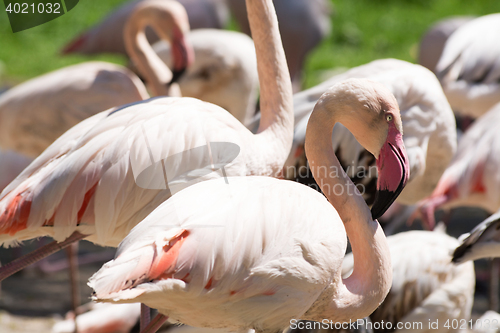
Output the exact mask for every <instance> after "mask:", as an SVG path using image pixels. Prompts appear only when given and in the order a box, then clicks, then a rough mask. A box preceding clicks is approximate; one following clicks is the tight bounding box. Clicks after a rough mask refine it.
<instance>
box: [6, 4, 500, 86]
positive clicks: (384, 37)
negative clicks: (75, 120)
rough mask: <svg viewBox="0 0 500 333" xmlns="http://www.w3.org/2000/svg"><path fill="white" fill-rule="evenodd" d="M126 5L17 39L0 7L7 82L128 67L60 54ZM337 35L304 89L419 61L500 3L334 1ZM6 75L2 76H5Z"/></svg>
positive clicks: (86, 7)
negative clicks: (441, 29)
mask: <svg viewBox="0 0 500 333" xmlns="http://www.w3.org/2000/svg"><path fill="white" fill-rule="evenodd" d="M123 2H124V0H105V1H102V0H101V1H97V0H80V3H79V4H78V5H77V6H76V7H75V8H74V9H73V10H72V11H70V12H69V13H67V14H65V15H63V16H62V17H59V18H57V19H55V20H53V21H51V22H48V23H46V24H43V25H41V26H38V27H35V28H32V29H29V30H25V31H22V32H18V33H16V34H13V33H12V31H11V29H10V26H9V23H8V19H7V14H6V12H5V8H4V4H3V1H0V61H1V62H2V63H3V66H4V69H3V71H4V75H3V79H4V80H5V79H7V80H8V81H10V82H20V81H23V80H26V79H29V78H31V77H35V76H38V75H41V74H43V73H46V72H48V71H51V70H54V69H57V68H61V67H64V66H68V65H71V64H75V63H78V62H82V61H88V60H95V59H99V60H105V61H111V62H116V63H122V64H124V63H125V59H124V58H123V57H119V56H110V55H104V56H98V57H88V56H67V57H62V56H60V55H59V54H58V53H59V51H60V49H61V48H62V47H63V46H64V45H65V44H66V43H67V42H68V41H70V40H71V39H73V38H74V37H75V36H77V35H78V34H79V33H80V32H82V31H84V30H85V29H86V28H88V27H90V26H92V25H93V24H95V23H97V22H99V21H100V20H101V19H102V18H103V17H104V16H106V15H107V14H108V13H109V12H110V11H112V10H113V9H114V8H115V7H116V6H117V5H119V4H120V3H123ZM332 3H333V5H334V7H335V11H334V15H333V18H332V25H333V29H332V34H331V35H330V36H329V37H328V38H327V39H326V40H325V41H324V42H323V43H322V44H321V45H320V46H319V47H318V48H317V49H316V50H315V51H314V52H313V53H312V54H311V56H310V57H309V59H308V61H307V66H306V76H305V85H306V86H311V85H314V84H316V83H318V82H319V81H320V80H321V73H322V72H324V71H325V70H328V69H332V68H335V67H353V66H358V65H361V64H364V63H367V62H369V61H372V60H375V59H380V58H389V57H391V58H398V59H403V60H407V61H410V62H415V61H416V55H417V50H418V42H419V40H420V38H421V36H422V35H423V34H424V32H425V31H426V30H427V29H428V28H429V27H430V26H431V25H432V23H434V22H436V21H437V20H439V19H441V18H444V17H447V16H453V15H475V16H479V15H485V14H489V13H494V12H500V0H332ZM0 72H1V70H0Z"/></svg>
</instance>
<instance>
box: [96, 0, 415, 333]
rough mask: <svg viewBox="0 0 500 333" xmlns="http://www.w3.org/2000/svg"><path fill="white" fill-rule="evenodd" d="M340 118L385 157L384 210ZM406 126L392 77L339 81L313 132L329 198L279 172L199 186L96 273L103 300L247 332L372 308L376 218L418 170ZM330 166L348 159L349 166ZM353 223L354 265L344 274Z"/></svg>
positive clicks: (343, 317) (381, 293)
mask: <svg viewBox="0 0 500 333" xmlns="http://www.w3.org/2000/svg"><path fill="white" fill-rule="evenodd" d="M269 2H271V1H269ZM269 6H270V4H269ZM251 9H253V8H252V7H251V6H249V10H251ZM261 9H262V10H263V11H264V10H267V8H261ZM336 122H341V123H343V124H344V125H345V126H347V127H348V128H349V129H350V130H351V131H352V132H353V133H354V135H355V136H356V138H357V139H358V140H359V141H360V143H361V144H363V146H364V147H366V149H368V150H369V151H371V152H372V153H373V154H374V155H375V156H376V158H377V161H378V162H377V166H378V168H379V173H380V178H379V190H380V191H381V192H380V193H381V195H380V196H379V200H381V201H378V202H377V203H376V207H374V208H373V209H372V213H370V210H369V208H368V206H367V205H366V203H365V202H364V200H363V198H362V197H361V195H360V194H359V192H357V191H355V186H354V184H353V183H352V182H351V180H350V179H349V178H348V177H347V175H346V174H345V173H343V172H342V171H341V170H342V169H341V166H340V163H339V161H338V160H337V159H336V157H335V155H334V151H333V149H332V147H331V133H332V130H333V127H334V125H335V123H336ZM401 132H402V125H401V118H400V115H399V110H398V106H397V102H396V100H395V98H394V96H392V94H391V93H390V91H389V90H388V89H387V88H385V87H384V86H383V85H381V84H379V83H375V82H373V81H368V80H358V79H352V80H346V81H344V82H342V83H339V84H337V85H335V86H334V87H332V88H331V89H329V90H328V91H327V92H326V93H325V94H324V95H323V96H322V97H321V98H320V100H319V101H318V103H317V104H316V107H315V110H314V112H313V114H312V116H311V118H310V120H309V125H308V131H307V139H306V151H307V155H308V157H309V161H310V163H311V165H312V170H313V173H314V176H315V177H316V179H317V181H318V183H319V184H320V186H321V188H322V190H323V192H324V193H325V195H326V197H327V198H328V200H326V199H325V197H324V196H322V195H321V194H319V193H318V192H316V191H314V190H312V189H310V188H308V187H307V186H304V185H301V184H298V183H295V182H289V181H284V180H277V179H273V178H269V177H230V178H229V179H228V180H229V182H228V183H227V184H226V183H225V182H224V180H222V179H218V180H211V181H206V182H202V183H199V184H196V185H193V186H191V187H188V188H187V189H184V190H182V191H181V192H179V193H177V194H175V195H174V196H173V197H172V198H171V199H169V200H168V201H166V202H165V203H163V204H162V205H160V206H159V207H158V208H157V209H156V210H154V211H153V212H152V213H151V214H150V215H149V216H148V217H147V218H146V219H144V220H143V221H142V222H141V223H139V224H138V225H137V226H136V227H135V228H134V229H133V230H132V231H131V233H130V234H129V235H128V236H127V237H126V238H125V239H124V240H123V241H122V243H121V244H120V247H119V249H118V252H117V256H116V258H115V260H113V261H110V262H108V263H107V264H105V265H104V266H103V268H101V270H99V271H98V272H97V273H96V274H95V275H94V276H93V277H92V278H91V279H90V280H89V285H90V286H91V287H92V288H93V289H94V299H95V300H98V301H105V302H114V303H133V302H142V303H145V304H146V305H148V306H150V307H153V308H156V309H158V311H159V312H160V313H161V314H162V315H160V316H159V317H158V318H157V319H156V320H154V321H153V322H152V326H154V325H156V324H158V323H161V322H162V321H164V320H166V318H165V316H169V317H171V318H172V320H174V321H179V322H182V323H185V324H188V325H191V326H198V327H209V328H227V329H231V330H235V331H241V330H243V329H250V328H252V329H255V330H256V331H257V332H276V331H278V330H283V329H284V328H286V327H287V326H288V325H289V324H290V321H291V320H292V319H294V318H296V319H298V318H303V319H309V320H321V319H323V318H328V319H330V320H333V321H349V320H356V319H358V318H363V317H365V316H367V315H369V314H370V313H371V312H372V311H373V310H374V309H375V308H376V307H377V306H378V305H379V304H380V302H381V301H382V300H383V299H384V298H385V296H386V294H387V292H388V291H389V288H390V284H391V265H390V258H389V250H388V248H387V243H386V239H385V236H384V234H383V231H382V229H381V228H380V225H379V224H378V222H377V221H376V220H374V219H373V218H378V217H380V215H381V214H383V212H384V210H385V209H386V208H387V207H388V206H389V205H390V204H391V203H392V202H393V200H394V199H395V197H396V196H397V195H398V194H399V193H400V191H401V189H402V188H403V187H404V184H405V183H406V181H407V180H408V176H409V175H408V172H409V166H408V160H407V156H406V153H405V148H404V144H403V140H402V133H401ZM323 168H326V169H327V170H332V169H336V170H339V172H340V173H339V176H338V177H331V176H329V174H328V173H325V172H323V171H322V170H323ZM346 234H347V236H348V237H349V241H350V243H351V245H352V250H353V254H354V270H353V273H352V275H351V276H350V277H349V278H348V279H345V280H342V278H341V265H342V260H343V258H344V253H345V250H346V245H347V239H346Z"/></svg>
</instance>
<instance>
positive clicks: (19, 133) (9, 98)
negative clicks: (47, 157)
mask: <svg viewBox="0 0 500 333" xmlns="http://www.w3.org/2000/svg"><path fill="white" fill-rule="evenodd" d="M145 22H147V24H145ZM148 24H149V25H151V26H153V27H154V28H155V29H156V30H157V31H158V33H159V34H161V35H162V37H163V38H166V39H168V40H171V41H172V43H173V45H174V54H175V64H174V67H173V69H174V73H177V72H181V71H183V70H184V69H185V67H186V66H188V64H189V63H190V62H191V60H192V59H191V58H192V50H191V48H190V47H189V46H188V45H187V44H186V41H185V38H184V34H185V33H187V32H188V31H189V24H188V22H187V16H186V13H185V11H184V9H183V7H182V6H181V5H179V4H178V3H176V2H170V1H165V2H163V1H161V2H158V1H148V2H145V3H144V5H142V6H139V7H138V8H137V11H136V12H135V14H134V16H133V17H132V18H131V21H129V28H130V31H129V33H128V34H127V40H128V41H129V44H130V45H129V46H130V48H129V51H130V53H131V56H132V58H133V59H134V60H135V62H136V63H137V64H138V65H140V66H139V67H140V70H141V72H142V74H143V76H144V77H145V78H146V79H147V81H148V82H149V83H150V87H151V89H152V90H153V92H154V93H155V94H158V95H163V94H168V93H169V82H171V80H172V77H173V74H172V72H171V71H170V69H168V68H167V67H166V65H165V64H164V63H163V62H162V61H161V60H160V59H159V58H158V57H157V56H156V54H155V53H154V51H153V50H152V48H151V46H150V45H149V44H147V43H144V42H143V41H142V39H141V36H142V35H143V31H142V30H143V29H144V28H145V26H146V25H148ZM155 57H156V59H155ZM150 66H152V67H153V68H154V69H153V68H151V67H150ZM147 98H149V95H148V94H147V91H146V88H145V87H144V85H143V83H142V82H141V81H140V79H139V78H138V77H137V76H136V75H135V74H133V73H132V72H131V71H129V70H128V69H126V68H123V67H121V66H117V65H114V64H110V63H104V62H87V63H83V64H79V65H74V66H69V67H66V68H63V69H60V70H57V71H54V72H51V73H49V74H46V75H43V76H40V77H37V78H35V79H32V80H30V81H28V82H25V83H23V84H21V85H19V86H16V87H14V88H12V89H11V90H9V91H7V92H5V93H4V94H2V95H1V96H0V147H2V148H3V149H5V150H13V151H15V152H18V153H22V154H24V155H26V156H29V157H32V158H35V157H37V156H38V155H39V154H41V153H42V152H43V151H44V150H45V149H46V148H47V147H48V146H49V145H50V144H52V143H53V142H54V141H55V139H57V138H58V137H59V136H61V135H62V134H63V133H64V132H65V131H66V130H68V129H69V128H71V127H72V126H74V125H76V124H78V123H79V122H80V121H82V120H84V119H86V118H88V117H90V116H93V115H94V114H96V113H98V112H101V111H103V110H106V109H109V108H111V107H114V106H117V105H123V104H128V103H132V102H136V101H140V100H143V99H147Z"/></svg>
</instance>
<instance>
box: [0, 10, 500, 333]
mask: <svg viewBox="0 0 500 333" xmlns="http://www.w3.org/2000/svg"><path fill="white" fill-rule="evenodd" d="M328 4H329V1H327V0H314V1H313V0H274V1H272V0H246V1H244V0H227V1H226V0H179V1H175V0H143V1H132V2H130V3H127V4H126V5H124V6H123V7H121V8H119V9H118V10H117V11H116V12H115V13H113V14H111V15H110V16H108V17H107V18H106V19H105V20H104V21H103V22H102V23H101V24H99V25H98V26H96V27H94V28H92V29H91V30H89V31H88V32H85V33H83V34H82V35H80V36H79V37H77V38H76V39H75V40H73V41H72V42H71V43H70V44H69V45H68V46H67V47H65V48H64V50H63V53H65V54H69V53H84V54H92V53H101V52H115V53H123V54H125V55H127V56H128V57H129V58H130V65H129V66H128V68H125V67H122V66H118V65H114V64H110V63H105V62H87V63H82V64H78V65H74V66H70V67H66V68H63V69H60V70H57V71H54V72H51V73H48V74H45V75H43V76H40V77H37V78H35V79H32V80H30V81H28V82H25V83H22V84H20V85H18V86H16V87H13V88H12V89H10V90H8V91H6V92H4V93H3V94H1V95H0V148H1V149H2V150H1V151H0V190H2V189H3V191H2V192H1V194H0V244H2V245H3V246H14V245H19V244H20V242H22V241H26V240H30V239H35V238H39V237H44V236H49V237H51V238H53V239H54V242H52V243H50V244H48V245H46V246H44V247H41V248H40V249H39V250H37V251H35V252H34V253H31V254H28V255H26V256H24V257H21V258H19V259H17V260H15V261H14V262H11V263H8V264H5V263H4V265H3V266H2V267H1V268H0V281H1V280H3V279H5V278H7V277H9V276H10V275H12V274H14V273H16V272H17V271H19V270H21V269H22V268H23V267H25V266H27V265H29V264H31V263H33V262H35V261H38V260H42V259H43V258H45V257H47V256H48V255H50V254H52V253H54V252H56V251H58V250H60V249H62V248H65V247H67V246H69V245H71V244H73V243H75V242H77V241H79V240H82V239H85V240H88V241H90V242H93V243H95V244H97V245H101V246H109V247H117V248H118V250H117V252H116V256H115V258H114V260H111V261H109V262H107V263H106V264H104V266H102V268H101V269H100V270H99V271H97V272H96V273H95V274H94V275H93V276H92V277H91V279H90V280H89V286H90V287H91V288H92V289H93V291H94V292H93V294H92V299H93V300H94V301H97V302H103V303H130V305H128V304H121V305H116V304H113V305H110V306H108V305H105V304H104V305H103V304H94V305H92V308H94V311H91V312H89V313H88V314H90V313H92V312H95V313H96V315H97V316H98V317H97V318H99V319H95V318H96V317H93V318H94V319H93V323H92V325H90V326H89V325H88V322H86V321H85V320H84V316H85V315H87V314H85V315H82V316H79V317H77V320H75V321H74V322H71V324H72V325H69V327H70V328H68V325H67V324H68V323H63V324H64V325H59V328H55V332H66V331H65V330H67V331H68V332H71V331H78V332H94V333H95V332H128V331H129V330H130V329H131V328H132V326H133V325H134V323H135V321H136V320H137V319H138V317H139V313H140V321H141V332H144V333H146V332H156V331H157V330H158V329H159V328H160V327H161V326H162V325H163V324H164V323H165V322H166V321H167V320H169V321H170V322H172V323H182V324H184V325H186V326H183V327H174V328H171V329H172V330H176V329H177V330H182V329H184V330H189V329H191V330H194V331H197V332H198V330H201V329H218V330H223V331H224V332H227V331H230V332H238V331H247V330H251V329H252V330H255V331H257V332H266V333H267V332H278V331H283V330H285V329H287V328H288V327H289V326H290V323H291V321H292V320H293V319H302V320H308V321H319V322H321V321H322V320H328V321H332V322H349V321H356V320H358V319H361V318H365V317H369V318H370V320H371V321H372V322H382V321H384V322H386V323H387V322H390V323H393V324H394V325H396V324H397V323H416V322H422V323H423V327H422V328H421V329H418V328H417V329H415V328H412V329H411V330H412V331H419V332H423V331H429V327H428V326H427V323H428V321H431V320H432V321H435V320H439V323H440V324H439V327H438V328H437V330H439V332H448V331H450V332H452V331H463V330H464V327H463V325H462V324H463V323H462V321H465V322H466V323H469V320H470V319H471V309H472V304H473V296H474V286H475V279H476V277H475V273H474V266H473V264H472V260H476V259H480V258H490V257H497V256H500V231H499V229H500V227H499V224H500V210H499V209H500V172H499V170H500V133H498V132H496V130H495V128H498V127H499V126H500V43H498V38H499V37H500V14H490V15H487V16H483V17H479V18H472V17H459V18H451V19H447V20H444V21H441V22H439V23H438V24H436V25H435V26H433V27H432V28H431V29H430V30H429V31H428V33H427V34H426V36H424V38H423V39H422V43H421V47H420V54H419V61H420V63H421V64H422V65H423V66H422V65H416V64H411V63H408V62H406V61H402V60H396V59H380V60H376V61H373V62H371V63H368V64H365V65H362V66H359V67H356V68H352V69H350V70H348V71H346V72H344V73H341V74H339V75H336V76H334V77H332V78H330V79H328V80H327V81H325V82H323V83H321V84H319V85H318V86H315V87H313V88H310V89H308V90H304V91H300V82H301V73H302V68H303V65H304V60H305V57H306V56H307V54H308V53H309V52H310V51H311V50H312V49H313V48H314V47H315V46H316V45H317V44H318V43H319V42H320V41H321V40H322V39H323V38H324V37H325V36H326V35H327V34H328V31H329V30H330V21H329V16H330V7H329V6H328ZM230 13H232V15H233V16H234V17H235V19H236V21H237V22H238V24H239V26H240V27H241V30H242V31H243V32H245V33H246V34H244V33H238V32H229V31H224V30H220V29H221V28H222V27H224V26H225V25H226V24H227V21H228V19H229V15H230ZM278 21H279V24H278ZM298 22H300V23H298ZM190 27H191V29H193V30H192V31H191V30H190ZM195 29H196V30H195ZM250 34H251V37H252V38H250V37H249V36H248V35H250ZM424 66H425V67H424ZM426 67H427V68H426ZM294 92H295V94H294ZM150 93H151V94H152V95H153V96H154V98H150ZM181 96H183V97H181ZM257 108H258V111H257V112H256V109H257ZM456 115H458V116H459V117H469V118H468V119H469V120H468V121H464V122H459V124H460V125H461V126H460V128H459V130H457V125H456V124H457V122H456V119H455V117H456ZM469 125H470V126H469ZM314 188H315V189H317V190H318V191H316V190H315V189H314ZM391 205H392V206H391ZM461 206H476V207H481V208H483V209H485V210H487V211H488V212H489V213H491V214H493V213H494V212H495V211H497V210H499V211H498V212H497V213H496V214H493V215H492V216H491V217H490V218H488V219H487V220H485V221H484V222H483V223H481V224H479V225H477V226H476V227H475V228H474V229H473V230H472V231H471V232H470V234H467V235H464V236H462V238H460V240H457V239H455V238H453V237H451V236H448V235H447V234H446V233H445V232H443V230H441V227H439V228H437V229H439V230H435V231H408V232H402V233H398V234H395V235H390V236H387V237H386V234H388V235H389V234H390V233H391V232H392V230H394V229H395V228H394V227H392V228H391V226H389V227H387V228H386V227H385V226H384V228H385V233H384V230H383V228H382V226H381V224H379V222H378V220H377V219H380V218H382V219H386V220H393V221H398V220H399V221H400V222H401V221H406V220H407V219H408V218H410V219H414V218H419V219H420V220H421V221H422V224H423V225H424V226H425V227H426V228H427V229H433V228H434V226H435V225H436V223H435V215H434V212H435V210H437V209H438V208H441V209H443V208H444V209H449V208H454V207H461ZM410 215H411V216H410ZM400 222H399V223H400ZM348 242H349V245H350V248H351V249H352V253H350V254H347V255H346V249H347V246H348ZM138 303H141V304H142V305H141V306H139V305H138ZM150 308H153V309H156V310H157V311H158V314H157V316H156V317H154V318H153V319H151V317H150V315H151V312H150ZM447 321H448V322H449V323H452V322H453V321H457V322H459V323H460V325H459V327H458V328H457V327H455V325H453V326H450V325H449V326H448V327H445V323H446V322H447ZM188 325H189V326H191V328H190V327H188ZM403 326H404V325H403ZM405 327H406V326H405ZM197 328H199V329H197ZM394 330H400V329H396V327H393V329H390V330H388V331H394ZM401 330H403V329H401ZM434 330H436V329H434Z"/></svg>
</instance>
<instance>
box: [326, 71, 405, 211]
mask: <svg viewBox="0 0 500 333" xmlns="http://www.w3.org/2000/svg"><path fill="white" fill-rule="evenodd" d="M340 88H341V89H335V90H334V91H342V96H338V97H339V99H338V100H340V101H341V102H343V105H344V106H345V107H344V109H343V111H342V115H341V117H342V121H341V122H342V124H343V125H344V126H345V127H347V128H348V129H353V130H351V133H352V134H353V135H354V136H355V137H356V139H357V140H358V142H359V143H360V144H361V145H362V146H363V147H365V149H367V150H368V151H369V152H370V153H372V154H373V155H374V156H375V158H376V159H377V171H378V180H377V192H376V194H375V202H374V203H373V206H372V209H371V212H372V217H373V219H378V218H380V216H382V215H383V214H384V213H385V211H386V210H387V209H388V208H389V207H390V206H391V204H392V203H393V202H394V200H396V198H397V197H398V195H399V194H400V193H401V191H402V190H403V188H404V186H405V185H406V182H407V181H408V179H409V176H410V165H409V161H408V156H407V154H406V149H405V146H404V143H403V125H402V122H401V115H400V111H399V106H398V102H397V101H396V98H395V97H394V95H393V94H392V93H391V91H390V90H389V89H388V88H387V87H386V86H384V85H383V84H381V83H378V82H374V81H371V80H367V79H349V80H345V81H344V82H343V83H341V84H340Z"/></svg>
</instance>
